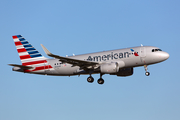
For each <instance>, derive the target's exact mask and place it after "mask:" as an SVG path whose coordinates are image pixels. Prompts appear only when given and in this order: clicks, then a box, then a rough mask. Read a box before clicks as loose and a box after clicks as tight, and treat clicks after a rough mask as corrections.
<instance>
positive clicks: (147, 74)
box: [144, 65, 150, 76]
mask: <svg viewBox="0 0 180 120" xmlns="http://www.w3.org/2000/svg"><path fill="white" fill-rule="evenodd" d="M144 69H145V71H146V73H145V75H146V76H149V75H150V73H149V72H148V71H147V65H144Z"/></svg>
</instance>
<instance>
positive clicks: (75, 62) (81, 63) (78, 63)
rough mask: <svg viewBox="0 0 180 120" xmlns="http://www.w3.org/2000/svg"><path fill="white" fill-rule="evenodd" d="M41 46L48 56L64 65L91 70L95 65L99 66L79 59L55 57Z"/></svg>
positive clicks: (96, 63)
mask: <svg viewBox="0 0 180 120" xmlns="http://www.w3.org/2000/svg"><path fill="white" fill-rule="evenodd" d="M41 46H42V48H43V50H44V52H45V53H46V54H47V55H48V56H50V57H54V58H56V59H59V60H60V61H62V62H64V63H69V64H72V65H73V66H79V67H80V68H82V69H92V68H95V67H97V66H96V65H98V64H99V63H98V62H91V61H85V60H79V59H73V58H68V57H62V56H59V55H55V54H52V53H51V52H49V50H48V49H47V48H45V47H44V46H43V45H42V44H41Z"/></svg>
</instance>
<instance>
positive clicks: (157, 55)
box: [27, 46, 169, 76]
mask: <svg viewBox="0 0 180 120" xmlns="http://www.w3.org/2000/svg"><path fill="white" fill-rule="evenodd" d="M131 49H133V50H134V51H131ZM135 52H136V53H137V55H135V54H136V53H135ZM69 58H73V59H78V60H85V61H94V62H98V63H99V64H104V63H112V62H117V63H119V62H123V64H124V66H123V68H133V67H138V66H144V65H151V64H155V63H159V62H162V61H164V60H166V59H168V58H169V54H168V53H166V52H164V51H161V50H160V49H159V48H157V47H153V46H140V47H131V48H125V49H117V50H110V51H103V52H96V53H90V54H82V55H76V56H70V57H69ZM47 64H48V65H49V66H52V67H50V68H47V69H44V70H40V71H38V70H37V71H31V72H30V73H35V74H46V75H57V76H71V75H80V74H89V71H85V70H83V69H81V68H80V67H79V66H73V65H71V64H68V63H63V62H61V61H59V59H47ZM32 66H33V65H32ZM36 66H37V65H35V66H34V67H36ZM27 73H28V72H27ZM95 73H100V71H93V73H92V74H95Z"/></svg>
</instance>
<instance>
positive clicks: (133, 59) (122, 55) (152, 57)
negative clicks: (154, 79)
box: [9, 35, 169, 84]
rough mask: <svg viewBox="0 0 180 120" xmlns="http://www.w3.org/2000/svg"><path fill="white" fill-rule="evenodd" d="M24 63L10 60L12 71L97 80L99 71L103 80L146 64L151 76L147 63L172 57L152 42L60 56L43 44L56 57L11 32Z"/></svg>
mask: <svg viewBox="0 0 180 120" xmlns="http://www.w3.org/2000/svg"><path fill="white" fill-rule="evenodd" d="M12 38H13V40H14V43H15V46H16V49H17V52H18V54H19V57H20V60H21V62H22V65H17V64H9V65H10V66H13V69H12V70H13V71H17V72H24V73H30V74H40V75H52V76H74V75H78V76H80V75H89V77H88V78H87V81H88V82H89V83H93V82H94V78H93V77H92V74H100V78H99V79H98V80H97V82H98V83H99V84H103V83H104V80H103V78H102V76H103V75H104V74H109V75H116V76H118V77H121V76H122V77H125V76H131V75H133V71H134V70H133V68H134V67H139V66H144V68H145V71H146V72H145V75H146V76H149V75H150V73H149V72H148V71H147V70H148V69H147V66H148V65H152V64H156V63H160V62H162V61H165V60H167V59H168V58H169V54H168V53H167V52H164V51H162V50H161V49H159V48H157V47H153V46H143V45H141V46H139V47H130V48H125V49H117V50H109V51H103V52H96V53H89V54H82V55H73V56H69V57H68V56H66V57H63V56H59V55H56V54H52V53H51V52H49V50H48V49H47V48H46V47H44V46H43V45H42V44H41V46H42V48H43V50H44V51H45V53H46V54H47V55H48V56H50V57H52V58H53V59H48V58H46V57H44V56H42V54H41V53H39V52H38V51H37V50H36V49H35V48H34V47H33V46H32V45H31V44H30V43H29V42H28V41H27V40H26V39H25V38H24V37H23V36H22V35H14V36H12Z"/></svg>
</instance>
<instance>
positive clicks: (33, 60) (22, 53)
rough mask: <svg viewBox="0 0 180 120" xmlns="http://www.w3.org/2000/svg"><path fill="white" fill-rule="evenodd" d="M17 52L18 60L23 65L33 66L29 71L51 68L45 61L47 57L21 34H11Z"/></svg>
mask: <svg viewBox="0 0 180 120" xmlns="http://www.w3.org/2000/svg"><path fill="white" fill-rule="evenodd" d="M12 37H13V40H14V43H15V46H16V49H17V52H18V54H19V57H20V60H21V62H22V65H23V66H34V69H33V70H26V71H25V72H30V71H40V70H44V69H46V68H47V69H49V68H52V67H51V66H50V65H48V63H47V58H45V57H44V56H42V55H41V53H39V52H38V51H37V50H36V49H35V48H34V47H33V46H32V45H31V44H30V43H29V42H28V41H27V40H26V39H25V38H24V37H22V36H21V35H15V36H12Z"/></svg>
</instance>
